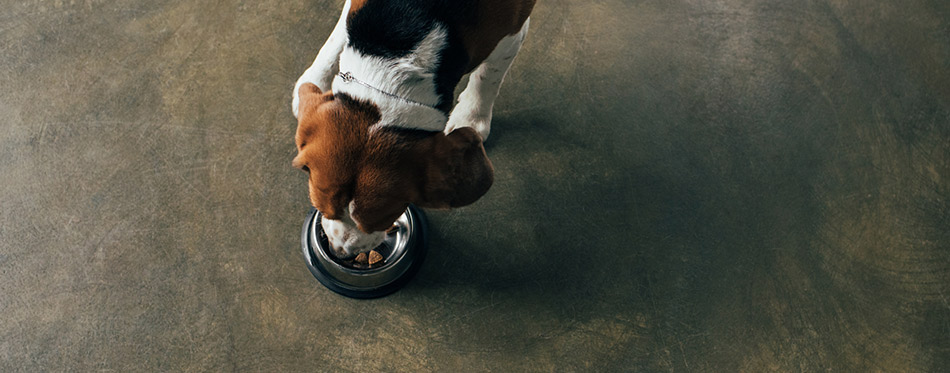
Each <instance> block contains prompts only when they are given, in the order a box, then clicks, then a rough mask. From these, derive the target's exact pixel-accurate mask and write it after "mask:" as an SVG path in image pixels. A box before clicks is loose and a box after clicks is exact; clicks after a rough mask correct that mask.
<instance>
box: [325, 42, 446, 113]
mask: <svg viewBox="0 0 950 373" xmlns="http://www.w3.org/2000/svg"><path fill="white" fill-rule="evenodd" d="M445 41H446V32H445V30H444V29H442V28H441V27H435V28H433V29H432V31H431V32H430V33H429V34H428V35H427V36H426V37H425V39H423V40H422V42H421V43H419V44H418V45H417V46H416V48H415V49H414V50H413V51H412V53H409V54H407V55H405V56H401V57H396V58H386V57H382V56H374V55H366V54H363V53H360V52H359V51H358V50H356V49H355V48H353V47H352V46H349V45H348V46H346V47H345V48H344V49H343V53H341V54H340V72H341V75H343V74H347V78H344V77H343V76H340V75H338V76H336V77H335V78H334V80H333V91H334V93H342V94H346V95H348V96H350V97H352V98H354V99H357V100H362V101H368V102H370V103H372V104H374V105H376V106H377V107H378V108H379V111H380V121H379V122H378V123H377V124H375V125H373V127H374V129H378V128H383V127H396V128H406V129H418V130H425V131H443V130H444V129H445V124H446V122H447V121H448V112H447V111H445V110H442V109H441V108H440V107H439V105H440V103H441V102H443V101H444V99H443V98H442V97H440V96H439V94H438V93H437V89H436V69H437V67H438V64H439V52H440V51H441V50H442V48H443V46H444V44H445ZM450 102H451V99H450Z"/></svg>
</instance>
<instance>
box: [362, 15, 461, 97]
mask: <svg viewBox="0 0 950 373" xmlns="http://www.w3.org/2000/svg"><path fill="white" fill-rule="evenodd" d="M477 1H478V0H368V1H367V2H366V4H365V5H363V7H361V8H360V9H359V10H357V11H356V12H355V13H353V14H351V15H350V16H349V18H348V19H347V34H348V35H349V45H350V46H351V47H352V48H353V49H355V50H357V51H359V52H360V53H363V54H366V55H372V56H380V57H384V58H398V57H403V56H405V55H407V54H409V53H410V52H412V50H413V49H415V48H416V46H418V45H419V43H420V42H422V39H424V38H425V37H426V35H428V34H429V33H430V32H431V31H432V29H433V28H434V27H435V26H436V25H441V26H443V27H444V28H445V29H446V31H447V32H448V37H447V43H446V46H445V48H443V49H442V50H441V51H440V52H439V62H438V64H437V66H436V70H435V75H436V78H435V84H436V93H437V94H438V95H439V103H438V105H437V106H436V107H437V108H438V109H440V110H442V111H444V112H446V113H448V112H449V111H450V110H451V109H452V105H453V104H454V99H455V97H454V92H455V85H456V84H458V82H459V80H460V79H461V78H462V75H464V73H465V67H466V66H467V65H468V55H467V54H466V53H465V50H464V48H463V47H462V43H461V41H460V40H459V36H458V30H457V29H456V28H455V25H458V24H467V23H470V22H473V21H474V20H475V19H477V18H476V17H477V16H478V15H477V14H475V12H476V9H477V7H476V5H477Z"/></svg>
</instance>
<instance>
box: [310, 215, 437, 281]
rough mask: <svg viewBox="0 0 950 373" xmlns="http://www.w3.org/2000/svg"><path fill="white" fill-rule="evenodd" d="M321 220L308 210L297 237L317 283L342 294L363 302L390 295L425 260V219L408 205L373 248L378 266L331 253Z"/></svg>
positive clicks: (319, 216) (409, 277)
mask: <svg viewBox="0 0 950 373" xmlns="http://www.w3.org/2000/svg"><path fill="white" fill-rule="evenodd" d="M321 218H322V215H321V214H320V212H319V211H317V210H316V209H311V210H310V214H308V215H307V220H306V221H304V224H303V233H302V234H301V237H300V243H301V246H303V255H304V257H305V258H306V259H307V268H309V269H310V273H313V276H314V277H316V278H317V281H320V283H321V284H323V286H326V287H327V288H328V289H330V290H333V291H335V292H337V293H339V294H341V295H344V296H347V297H351V298H362V299H365V298H378V297H382V296H386V295H389V294H392V293H393V292H395V291H396V290H399V288H401V287H402V286H403V285H405V284H406V283H407V282H409V279H411V278H412V276H413V275H415V273H416V271H418V270H419V267H420V266H421V265H422V260H423V259H425V254H426V238H427V237H426V233H427V232H426V220H425V216H424V215H423V214H422V210H419V209H418V208H416V207H415V206H412V205H409V208H408V209H406V212H405V213H403V214H402V216H400V217H399V219H397V220H396V226H397V227H398V229H395V230H393V231H391V232H388V233H387V234H386V239H385V241H383V243H382V244H381V245H379V246H378V247H377V248H376V252H378V253H380V254H381V255H382V256H383V260H382V262H381V264H379V265H376V266H369V268H366V266H365V265H362V266H361V265H357V264H355V263H353V261H352V260H347V259H340V258H337V257H336V255H333V253H331V250H332V249H331V248H330V245H329V243H328V241H327V237H326V235H325V234H324V233H323V226H321V225H320V219H321Z"/></svg>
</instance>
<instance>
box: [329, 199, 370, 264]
mask: <svg viewBox="0 0 950 373" xmlns="http://www.w3.org/2000/svg"><path fill="white" fill-rule="evenodd" d="M350 204H351V205H352V202H351V203H350ZM350 211H352V208H347V209H346V210H345V211H343V219H341V220H330V219H326V218H324V219H321V220H320V226H322V227H323V232H324V233H326V235H327V240H328V241H329V242H330V246H331V247H332V248H333V249H334V250H333V251H334V252H336V253H337V256H340V257H349V256H354V255H357V254H359V253H365V252H368V251H370V250H372V249H375V248H376V247H377V246H379V244H381V243H383V240H384V239H386V233H385V232H373V233H368V234H367V233H365V232H363V231H361V230H359V228H357V227H356V222H355V221H353V218H352V217H351V216H350Z"/></svg>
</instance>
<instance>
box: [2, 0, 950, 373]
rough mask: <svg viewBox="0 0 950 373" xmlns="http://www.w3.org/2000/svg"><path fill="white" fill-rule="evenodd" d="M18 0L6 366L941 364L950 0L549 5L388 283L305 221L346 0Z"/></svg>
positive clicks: (8, 76) (12, 41) (10, 17)
mask: <svg viewBox="0 0 950 373" xmlns="http://www.w3.org/2000/svg"><path fill="white" fill-rule="evenodd" d="M2 3H3V4H2V6H0V87H2V89H0V315H2V317H0V371H4V372H10V371H63V370H76V371H96V370H102V371H314V370H316V371H375V370H382V371H487V370H494V371H708V372H719V371H737V370H738V371H749V372H761V371H824V370H831V371H876V370H882V371H946V369H948V368H950V233H948V231H950V229H948V227H950V202H948V198H950V5H948V3H947V2H946V1H938V0H912V1H877V2H866V1H846V0H815V1H785V2H783V1H764V0H712V1H695V0H685V1H682V0H677V1H669V0H655V1H653V0H651V1H619V0H595V1H583V2H582V1H557V0H544V1H541V2H540V4H538V6H537V9H536V11H535V14H534V18H533V19H532V26H533V29H532V30H531V32H530V34H529V36H528V40H527V43H526V44H525V47H524V49H523V50H522V54H521V55H520V56H519V57H518V59H517V61H516V62H515V64H514V67H513V70H512V72H511V74H510V76H509V78H508V80H507V82H506V84H505V86H504V87H503V92H502V94H501V96H500V98H499V100H498V103H497V105H496V112H495V123H494V130H493V131H492V136H493V138H492V139H491V143H490V144H489V146H488V148H489V153H490V156H491V157H492V159H493V160H494V162H495V166H496V167H497V181H496V183H495V186H494V187H493V189H492V190H491V191H490V192H489V193H488V195H487V196H486V197H485V198H483V199H482V200H481V201H480V202H479V203H477V204H476V205H473V206H471V207H467V208H463V209H459V210H455V211H451V212H431V213H430V219H431V222H432V229H433V232H434V234H433V236H434V237H433V239H432V242H431V245H432V246H431V254H430V257H429V260H428V261H427V262H426V264H425V266H424V267H423V268H422V270H421V271H420V273H419V275H418V277H417V278H416V279H415V280H414V281H413V282H411V283H410V284H409V286H408V287H407V288H405V289H403V290H402V291H400V292H398V293H396V294H394V295H392V296H390V297H388V298H384V299H380V300H374V301H357V300H351V299H346V298H343V297H340V296H337V295H335V294H333V293H331V292H329V291H328V290H326V289H324V288H323V287H321V286H320V285H319V284H318V283H317V282H316V281H315V280H314V279H313V278H312V277H311V275H310V273H308V272H307V269H306V268H305V267H304V264H303V261H302V257H301V254H300V253H299V248H298V245H299V243H298V237H299V229H300V224H301V223H302V219H303V218H304V216H305V214H306V213H307V210H308V205H307V196H306V185H305V180H304V174H303V173H301V172H300V171H298V170H295V169H293V168H292V167H291V166H290V161H291V158H292V156H293V155H294V145H293V141H292V136H293V133H294V127H295V122H294V120H293V117H292V115H291V113H290V108H289V103H290V96H289V94H290V88H291V86H292V84H293V82H294V80H295V79H296V77H297V75H298V74H299V73H301V72H302V71H303V69H304V68H306V67H307V65H308V64H309V62H310V60H311V59H312V58H313V57H314V55H315V53H316V51H317V49H318V48H319V47H320V46H321V45H322V42H323V39H324V38H325V37H326V35H327V34H328V33H329V31H330V29H331V28H332V27H333V24H334V22H335V18H336V14H337V12H338V11H339V8H340V6H341V4H342V1H340V0H333V1H311V0H307V1H304V0H283V1H272V0H261V1H217V0H205V1H167V0H153V1H122V0H79V1H65V0H57V1H52V0H47V1H2Z"/></svg>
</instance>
